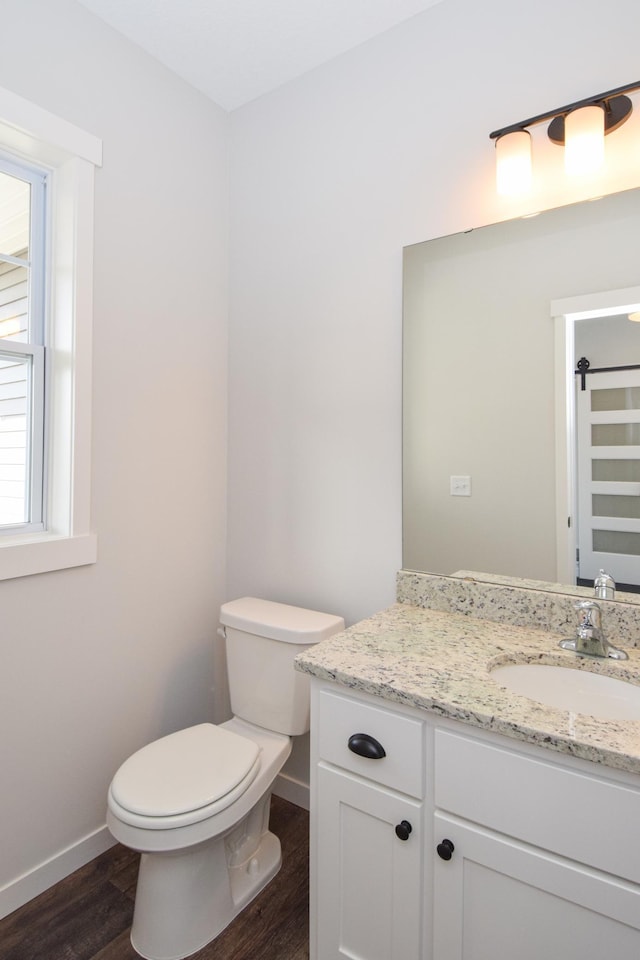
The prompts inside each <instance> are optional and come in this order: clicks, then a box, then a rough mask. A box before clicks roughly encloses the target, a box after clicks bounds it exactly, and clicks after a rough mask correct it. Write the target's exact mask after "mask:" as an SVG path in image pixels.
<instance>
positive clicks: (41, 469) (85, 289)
mask: <svg viewBox="0 0 640 960" xmlns="http://www.w3.org/2000/svg"><path fill="white" fill-rule="evenodd" d="M101 151H102V146H101V143H100V141H99V140H97V139H96V138H95V137H93V136H92V135H91V134H88V133H85V131H82V130H79V129H78V128H77V127H75V126H73V125H72V124H69V123H67V122H66V121H64V120H62V119H60V118H58V117H55V116H53V115H52V114H50V113H48V112H47V111H45V110H41V109H40V108H39V107H37V106H35V105H34V104H32V103H30V102H29V101H27V100H23V99H22V98H20V97H17V96H15V95H14V94H13V93H11V92H10V91H7V90H4V89H2V88H0V579H8V578H11V577H20V576H26V575H28V574H33V573H42V572H45V571H48V570H57V569H62V568H65V567H72V566H78V565H81V564H86V563H93V562H95V559H96V537H95V534H94V532H93V531H92V530H91V525H90V449H91V326H92V272H93V246H92V245H93V177H94V170H95V167H96V166H98V165H99V164H100V162H101Z"/></svg>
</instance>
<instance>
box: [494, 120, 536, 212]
mask: <svg viewBox="0 0 640 960" xmlns="http://www.w3.org/2000/svg"><path fill="white" fill-rule="evenodd" d="M496 189H497V191H498V193H499V194H500V195H501V196H515V195H516V194H519V193H526V192H527V191H528V190H530V189H531V134H530V133H529V131H528V130H514V131H513V133H505V134H504V135H503V136H501V137H498V139H497V140H496Z"/></svg>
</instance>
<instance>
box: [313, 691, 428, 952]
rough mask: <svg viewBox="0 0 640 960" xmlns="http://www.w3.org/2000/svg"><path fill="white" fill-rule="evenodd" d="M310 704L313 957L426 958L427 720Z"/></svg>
mask: <svg viewBox="0 0 640 960" xmlns="http://www.w3.org/2000/svg"><path fill="white" fill-rule="evenodd" d="M313 704H314V707H313V710H314V717H316V716H317V722H314V723H313V728H312V753H313V755H314V761H315V762H314V769H313V774H312V781H313V783H312V790H313V799H312V851H313V852H312V911H311V914H312V916H311V928H312V934H311V940H312V948H311V949H312V956H313V957H315V958H317V960H338V958H344V960H347V958H349V960H353V958H356V957H357V958H358V960H421V958H422V956H423V953H422V938H421V923H422V903H423V886H422V872H423V871H422V865H423V853H424V842H423V811H424V804H423V799H422V798H423V795H424V753H425V751H424V735H423V729H424V724H423V723H422V721H421V720H419V719H414V718H412V717H408V716H404V715H401V714H399V713H396V712H394V711H393V710H387V709H385V708H379V707H377V706H375V705H372V704H370V703H363V702H360V701H358V700H356V699H354V698H351V697H344V696H342V695H341V694H339V693H337V692H336V693H334V692H332V691H329V690H327V689H322V690H319V691H318V690H316V691H314V698H313ZM354 737H355V742H354V740H353V739H352V738H354ZM350 741H351V748H350V747H349V743H350ZM354 749H355V751H356V752H354ZM357 751H361V753H364V754H365V755H361V753H359V752H357ZM367 752H369V753H370V755H369V756H367V755H366V753H367Z"/></svg>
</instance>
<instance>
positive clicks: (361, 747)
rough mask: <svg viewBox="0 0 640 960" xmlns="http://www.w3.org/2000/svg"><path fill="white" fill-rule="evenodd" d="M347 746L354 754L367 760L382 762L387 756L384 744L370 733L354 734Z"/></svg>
mask: <svg viewBox="0 0 640 960" xmlns="http://www.w3.org/2000/svg"><path fill="white" fill-rule="evenodd" d="M347 746H348V747H349V750H351V752H352V753H357V754H358V756H359V757H365V759H366V760H382V758H383V757H386V755H387V754H386V751H385V749H384V747H383V746H382V744H381V743H380V742H379V741H378V740H376V738H375V737H372V736H371V734H369V733H354V734H352V736H350V737H349V742H348V744H347Z"/></svg>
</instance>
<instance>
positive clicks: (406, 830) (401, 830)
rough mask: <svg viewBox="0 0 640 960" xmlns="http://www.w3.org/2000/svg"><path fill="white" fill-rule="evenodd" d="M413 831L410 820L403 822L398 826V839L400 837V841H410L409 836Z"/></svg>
mask: <svg viewBox="0 0 640 960" xmlns="http://www.w3.org/2000/svg"><path fill="white" fill-rule="evenodd" d="M412 830H413V827H412V826H411V824H410V823H409V821H408V820H402V821H401V822H400V823H399V824H397V826H396V837H399V838H400V840H408V839H409V834H410V833H411V831H412Z"/></svg>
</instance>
